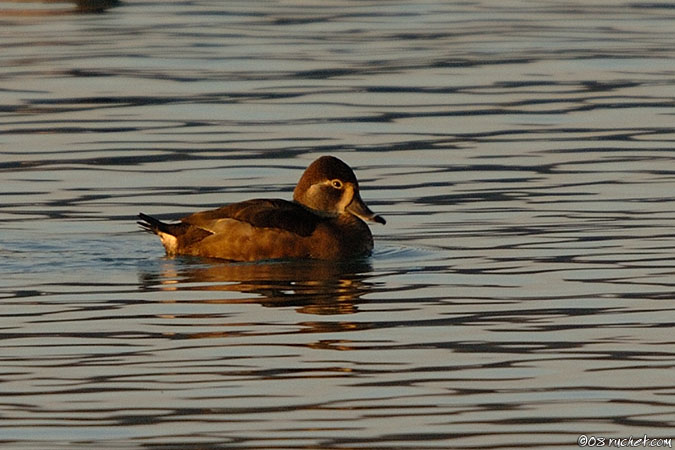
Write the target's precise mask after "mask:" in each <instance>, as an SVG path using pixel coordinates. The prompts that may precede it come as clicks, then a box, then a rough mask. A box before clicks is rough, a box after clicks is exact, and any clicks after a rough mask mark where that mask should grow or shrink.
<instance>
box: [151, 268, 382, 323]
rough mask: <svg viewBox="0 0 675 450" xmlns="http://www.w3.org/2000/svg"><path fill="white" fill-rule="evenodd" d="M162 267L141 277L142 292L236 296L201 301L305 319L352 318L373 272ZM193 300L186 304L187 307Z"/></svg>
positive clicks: (355, 269) (352, 269) (364, 269)
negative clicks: (282, 310) (277, 310)
mask: <svg viewBox="0 0 675 450" xmlns="http://www.w3.org/2000/svg"><path fill="white" fill-rule="evenodd" d="M178 261H179V263H176V261H175V260H173V259H166V260H165V261H163V262H162V264H161V266H160V268H159V271H156V272H147V273H143V274H142V275H141V285H142V286H143V287H144V289H147V290H150V291H151V290H155V289H158V290H161V291H167V292H171V291H191V290H199V291H216V292H235V293H241V294H244V295H245V297H243V298H241V296H236V299H231V298H227V299H225V300H223V299H220V298H217V299H212V300H203V301H205V302H215V303H218V302H220V303H257V304H260V305H263V306H268V307H278V306H284V307H295V308H297V311H298V312H300V313H305V314H320V315H330V314H353V313H356V312H357V304H358V302H359V301H360V300H359V298H360V297H361V296H362V295H363V294H365V293H367V292H369V290H370V289H369V287H370V285H371V283H368V282H364V281H363V280H364V279H365V278H366V277H367V274H368V273H369V272H371V271H372V267H371V265H370V264H369V262H368V261H367V260H356V261H344V262H332V261H331V262H328V261H310V262H307V261H301V262H297V261H288V262H269V263H229V262H223V261H218V260H205V259H201V258H196V259H193V258H180V259H179V260H178ZM192 301H193V300H189V302H192Z"/></svg>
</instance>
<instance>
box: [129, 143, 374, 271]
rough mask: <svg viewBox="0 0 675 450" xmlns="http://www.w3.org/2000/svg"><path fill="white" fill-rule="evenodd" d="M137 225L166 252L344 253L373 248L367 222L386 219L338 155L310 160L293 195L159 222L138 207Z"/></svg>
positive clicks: (260, 256)
mask: <svg viewBox="0 0 675 450" xmlns="http://www.w3.org/2000/svg"><path fill="white" fill-rule="evenodd" d="M138 217H139V218H140V221H139V222H138V224H139V225H140V226H141V227H142V228H143V229H144V230H146V231H149V232H152V233H154V234H156V235H158V236H159V238H160V239H161V241H162V244H163V245H164V248H165V249H166V253H167V255H170V256H173V255H193V256H202V257H208V258H219V259H226V260H231V261H259V260H275V259H324V260H339V259H347V258H354V257H359V256H366V255H369V254H370V253H371V251H372V249H373V235H372V234H371V232H370V229H369V228H368V226H367V225H366V223H365V222H364V220H366V221H370V222H377V223H381V224H385V223H386V222H385V220H384V219H383V218H382V217H380V216H378V215H376V214H375V213H373V212H372V211H371V210H370V208H368V206H366V204H365V203H364V202H363V200H361V195H360V194H359V183H358V181H357V180H356V176H355V175H354V172H353V171H352V169H351V168H350V167H349V166H348V165H347V164H345V163H344V162H343V161H341V160H340V159H338V158H336V157H334V156H322V157H320V158H319V159H317V160H316V161H314V162H313V163H312V164H310V165H309V167H307V169H306V170H305V172H304V173H303V174H302V177H301V178H300V181H298V184H297V186H296V187H295V190H294V191H293V201H287V200H281V199H254V200H247V201H243V202H240V203H233V204H230V205H226V206H223V207H221V208H218V209H212V210H208V211H201V212H197V213H194V214H192V215H190V216H187V217H183V218H182V219H180V222H179V223H174V224H169V223H164V222H161V221H159V220H157V219H155V218H154V217H150V216H148V215H146V214H143V213H141V214H139V215H138Z"/></svg>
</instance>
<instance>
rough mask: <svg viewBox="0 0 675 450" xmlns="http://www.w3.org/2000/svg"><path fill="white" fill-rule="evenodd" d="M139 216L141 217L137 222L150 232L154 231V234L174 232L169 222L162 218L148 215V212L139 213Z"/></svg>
mask: <svg viewBox="0 0 675 450" xmlns="http://www.w3.org/2000/svg"><path fill="white" fill-rule="evenodd" d="M138 218H139V219H140V220H139V221H137V222H136V223H137V224H138V225H139V226H140V227H141V228H142V229H143V230H144V231H147V232H148V233H154V234H159V233H166V234H172V233H171V231H170V230H169V228H170V227H169V224H168V223H164V222H162V221H161V220H158V219H155V218H154V217H151V216H148V215H147V214H143V213H140V214H139V215H138Z"/></svg>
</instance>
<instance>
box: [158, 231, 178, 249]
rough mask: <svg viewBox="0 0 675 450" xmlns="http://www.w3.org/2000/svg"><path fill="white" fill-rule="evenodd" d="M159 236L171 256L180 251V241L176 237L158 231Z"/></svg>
mask: <svg viewBox="0 0 675 450" xmlns="http://www.w3.org/2000/svg"><path fill="white" fill-rule="evenodd" d="M157 236H159V238H160V239H161V240H162V245H163V246H164V249H165V250H166V253H167V254H169V255H175V254H176V252H177V251H178V239H176V236H174V235H172V234H168V233H164V232H162V231H157Z"/></svg>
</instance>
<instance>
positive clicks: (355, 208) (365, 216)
mask: <svg viewBox="0 0 675 450" xmlns="http://www.w3.org/2000/svg"><path fill="white" fill-rule="evenodd" d="M347 211H349V212H350V213H352V214H354V215H355V216H356V217H358V218H359V219H362V220H366V221H368V222H377V223H381V224H382V225H384V224H385V223H387V221H386V220H384V219H383V218H382V216H379V215H377V214H375V213H374V212H372V211H371V210H370V208H368V206H366V204H365V203H363V200H361V196H359V195H358V194H357V195H355V196H354V199H353V200H352V202H351V203H350V204H349V206H347Z"/></svg>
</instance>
